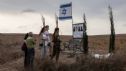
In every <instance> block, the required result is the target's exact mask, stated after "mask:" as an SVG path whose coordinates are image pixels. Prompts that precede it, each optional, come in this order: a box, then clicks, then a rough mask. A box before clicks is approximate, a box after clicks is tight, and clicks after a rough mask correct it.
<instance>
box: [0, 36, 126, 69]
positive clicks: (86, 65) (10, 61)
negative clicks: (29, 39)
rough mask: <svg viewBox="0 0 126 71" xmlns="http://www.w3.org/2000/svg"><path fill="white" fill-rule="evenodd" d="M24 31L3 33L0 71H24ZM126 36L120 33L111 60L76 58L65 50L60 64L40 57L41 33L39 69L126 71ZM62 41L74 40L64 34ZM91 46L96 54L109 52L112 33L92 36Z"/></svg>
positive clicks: (37, 58)
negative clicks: (68, 54)
mask: <svg viewBox="0 0 126 71" xmlns="http://www.w3.org/2000/svg"><path fill="white" fill-rule="evenodd" d="M23 37H24V34H0V71H24V68H23V55H24V54H23V52H22V51H21V45H22V43H23ZM125 37H126V35H125V34H119V35H116V45H115V46H116V52H115V55H113V56H112V57H110V58H109V59H94V58H92V57H90V56H85V55H83V54H80V55H79V60H78V61H76V58H75V57H73V58H68V57H67V54H64V53H61V56H60V61H59V64H58V67H57V64H56V63H55V62H54V61H50V60H48V59H47V61H45V63H42V62H41V60H40V50H38V48H37V47H38V39H39V38H38V35H35V38H36V40H37V41H36V43H37V45H36V55H35V65H34V69H35V71H126V68H125V67H126V54H125V52H126V38H125ZM61 38H62V41H63V42H65V41H68V40H70V39H72V37H71V36H61ZM88 41H89V49H90V50H92V51H94V53H99V51H100V52H108V46H109V36H107V35H98V36H89V40H88Z"/></svg>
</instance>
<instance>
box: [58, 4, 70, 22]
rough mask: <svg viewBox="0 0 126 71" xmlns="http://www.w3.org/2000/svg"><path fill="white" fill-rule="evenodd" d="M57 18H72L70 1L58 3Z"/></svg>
mask: <svg viewBox="0 0 126 71" xmlns="http://www.w3.org/2000/svg"><path fill="white" fill-rule="evenodd" d="M59 19H60V20H64V19H72V3H68V4H63V5H60V12H59Z"/></svg>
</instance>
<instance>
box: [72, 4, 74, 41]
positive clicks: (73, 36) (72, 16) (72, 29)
mask: <svg viewBox="0 0 126 71" xmlns="http://www.w3.org/2000/svg"><path fill="white" fill-rule="evenodd" d="M71 5H72V2H71ZM72 10H73V7H72V6H71V16H72V31H73V12H72ZM72 37H73V39H74V36H73V32H72Z"/></svg>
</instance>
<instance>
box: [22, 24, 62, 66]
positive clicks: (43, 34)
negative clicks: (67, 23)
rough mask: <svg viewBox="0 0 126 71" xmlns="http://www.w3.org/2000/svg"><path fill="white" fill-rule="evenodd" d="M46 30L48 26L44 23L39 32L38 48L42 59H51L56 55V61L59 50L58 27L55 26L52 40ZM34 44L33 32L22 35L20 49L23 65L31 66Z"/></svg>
mask: <svg viewBox="0 0 126 71" xmlns="http://www.w3.org/2000/svg"><path fill="white" fill-rule="evenodd" d="M48 30H49V26H48V25H46V26H44V27H43V28H42V30H41V31H40V34H39V37H40V38H39V48H40V49H41V59H42V61H44V60H45V59H46V57H50V59H51V60H52V59H53V58H54V57H56V62H58V59H59V54H60V51H61V48H60V44H61V40H60V36H59V28H58V27H56V28H55V30H54V33H53V35H52V41H51V37H50V34H49V31H48ZM35 45H36V40H35V38H34V37H33V33H32V32H29V33H27V34H26V35H25V37H24V43H23V45H22V50H23V51H24V53H25V57H24V67H28V68H33V63H34V56H35ZM52 49H53V50H52Z"/></svg>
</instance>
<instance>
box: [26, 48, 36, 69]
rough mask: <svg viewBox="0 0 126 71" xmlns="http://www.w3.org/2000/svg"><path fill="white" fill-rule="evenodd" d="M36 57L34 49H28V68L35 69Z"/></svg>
mask: <svg viewBox="0 0 126 71" xmlns="http://www.w3.org/2000/svg"><path fill="white" fill-rule="evenodd" d="M34 56H35V50H34V48H28V49H27V62H28V66H29V67H32V68H33V62H34Z"/></svg>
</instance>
